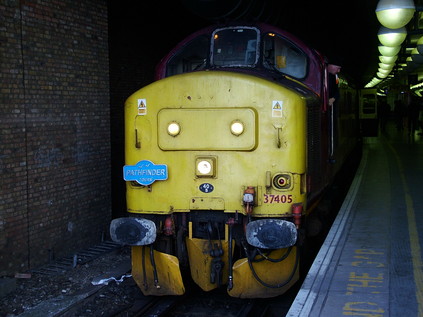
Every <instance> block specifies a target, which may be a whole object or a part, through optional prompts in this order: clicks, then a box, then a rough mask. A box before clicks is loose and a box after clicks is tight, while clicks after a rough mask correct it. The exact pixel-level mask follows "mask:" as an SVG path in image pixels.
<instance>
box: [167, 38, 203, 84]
mask: <svg viewBox="0 0 423 317" xmlns="http://www.w3.org/2000/svg"><path fill="white" fill-rule="evenodd" d="M209 43H210V38H209V37H208V36H206V35H203V36H199V37H197V38H195V39H194V40H192V41H191V42H189V43H187V44H186V45H185V46H184V47H183V48H182V49H180V50H179V51H178V52H176V54H175V55H174V56H173V57H172V58H170V59H169V61H168V63H167V65H166V77H169V76H173V75H177V74H182V73H186V72H191V71H195V70H202V69H204V68H205V67H206V63H207V57H208V53H209V46H210V45H209Z"/></svg>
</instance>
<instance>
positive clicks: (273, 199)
mask: <svg viewBox="0 0 423 317" xmlns="http://www.w3.org/2000/svg"><path fill="white" fill-rule="evenodd" d="M263 203H264V204H290V203H292V195H272V194H271V195H269V194H264V200H263Z"/></svg>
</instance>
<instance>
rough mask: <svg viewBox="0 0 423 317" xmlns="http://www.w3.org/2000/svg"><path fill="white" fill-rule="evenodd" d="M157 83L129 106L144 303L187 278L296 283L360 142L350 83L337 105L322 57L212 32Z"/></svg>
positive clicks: (261, 34)
mask: <svg viewBox="0 0 423 317" xmlns="http://www.w3.org/2000/svg"><path fill="white" fill-rule="evenodd" d="M155 79H156V80H155V81H154V82H153V83H151V84H149V85H147V86H146V87H143V88H141V89H139V90H138V91H136V92H135V93H133V94H132V95H131V96H130V97H129V98H128V99H127V101H126V102H125V166H124V167H123V178H124V180H125V181H126V200H127V209H128V212H129V214H128V217H123V218H117V219H114V220H112V223H111V225H110V235H111V237H112V239H113V240H114V241H116V242H119V243H122V244H126V245H130V246H131V250H132V254H131V258H132V276H133V278H134V280H135V281H136V283H137V284H138V286H139V287H140V289H141V290H142V292H143V293H144V294H145V295H182V294H184V293H185V291H186V289H185V287H186V285H187V283H186V281H188V280H190V281H194V282H195V283H196V284H197V285H198V286H199V287H200V288H201V289H202V290H204V291H210V290H213V289H216V288H218V287H226V288H227V293H228V294H229V295H230V296H233V297H238V298H268V297H274V296H278V295H281V294H283V293H284V292H286V291H287V290H288V289H289V288H290V287H292V286H293V285H294V283H295V282H296V281H297V280H298V279H299V271H300V270H299V267H300V265H299V263H300V251H299V248H300V244H301V240H302V237H303V236H304V231H305V230H306V229H305V226H304V223H305V221H306V220H307V217H309V215H310V214H312V213H313V210H314V209H315V207H316V205H317V203H318V202H319V199H320V198H321V197H322V194H323V193H324V192H325V189H326V188H327V186H328V185H329V184H330V183H331V182H332V180H333V179H334V177H335V176H336V174H337V173H338V171H339V170H340V168H341V167H342V165H343V163H344V162H345V160H346V159H347V158H348V156H349V155H350V154H351V152H352V151H353V149H354V147H355V146H356V144H357V142H358V132H357V130H358V128H357V127H358V123H357V113H358V109H357V100H356V94H355V90H354V89H353V88H350V86H349V85H348V83H347V81H346V80H343V79H342V78H341V82H340V83H339V86H340V91H341V98H340V100H339V102H338V103H337V104H335V105H333V106H329V104H328V71H327V61H326V59H325V57H324V56H323V55H322V54H320V53H319V52H318V51H316V50H314V49H313V48H311V47H309V46H308V45H306V44H305V43H304V42H303V41H301V40H299V39H298V38H296V37H295V36H294V35H292V34H290V33H288V32H286V31H283V30H281V29H279V28H277V27H274V26H271V25H267V24H263V23H254V24H242V25H239V24H233V25H231V24H229V25H228V24H227V25H215V26H210V27H207V28H204V29H202V30H200V31H198V32H196V33H194V34H192V35H191V36H189V37H188V38H186V39H185V40H183V41H182V42H180V44H179V45H177V46H176V47H175V48H174V49H173V50H171V51H170V52H169V54H168V55H167V56H165V57H164V58H163V59H162V61H161V62H160V64H159V65H158V67H157V69H156V78H155Z"/></svg>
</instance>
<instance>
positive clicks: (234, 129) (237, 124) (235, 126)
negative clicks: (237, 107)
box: [231, 120, 244, 136]
mask: <svg viewBox="0 0 423 317" xmlns="http://www.w3.org/2000/svg"><path fill="white" fill-rule="evenodd" d="M243 132H244V124H243V123H242V122H241V121H239V120H235V121H232V123H231V133H232V134H233V135H236V136H238V135H241V134H242V133H243Z"/></svg>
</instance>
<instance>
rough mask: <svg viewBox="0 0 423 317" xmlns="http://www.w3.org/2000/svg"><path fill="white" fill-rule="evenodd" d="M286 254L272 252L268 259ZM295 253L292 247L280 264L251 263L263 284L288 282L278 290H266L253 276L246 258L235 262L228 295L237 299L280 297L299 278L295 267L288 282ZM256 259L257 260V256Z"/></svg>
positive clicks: (283, 250) (295, 250)
mask: <svg viewBox="0 0 423 317" xmlns="http://www.w3.org/2000/svg"><path fill="white" fill-rule="evenodd" d="M286 252H287V249H279V250H276V251H273V252H272V253H271V255H270V257H271V258H273V259H276V258H280V257H281V256H282V255H283V254H285V253H286ZM296 252H298V250H297V248H296V247H293V248H292V251H291V253H290V254H289V256H288V257H287V258H286V259H285V260H283V261H281V262H276V263H275V262H270V261H266V260H265V261H260V262H254V263H253V267H254V270H255V272H256V273H257V275H258V277H259V278H260V279H261V280H263V281H264V282H265V283H267V284H271V285H278V284H283V283H285V282H286V281H289V282H288V283H287V285H285V286H283V287H280V288H268V287H264V286H263V285H262V284H260V283H259V282H258V281H257V280H256V279H255V277H254V276H253V274H252V272H251V269H250V266H249V264H248V260H247V259H246V258H243V259H240V260H238V261H236V262H235V263H234V265H233V288H232V290H228V294H229V295H230V296H232V297H239V298H268V297H275V296H278V295H282V294H283V293H285V292H286V291H287V290H288V289H289V288H290V287H292V285H293V284H294V283H295V282H296V281H298V278H299V267H297V269H296V271H295V273H294V275H293V278H292V279H291V280H289V277H290V275H291V274H292V273H293V269H294V267H295V261H296ZM256 258H259V256H257V257H256Z"/></svg>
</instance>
